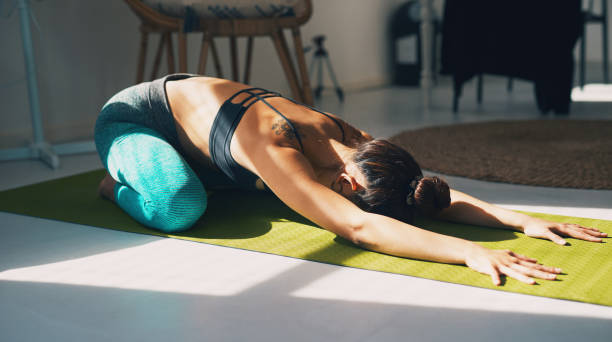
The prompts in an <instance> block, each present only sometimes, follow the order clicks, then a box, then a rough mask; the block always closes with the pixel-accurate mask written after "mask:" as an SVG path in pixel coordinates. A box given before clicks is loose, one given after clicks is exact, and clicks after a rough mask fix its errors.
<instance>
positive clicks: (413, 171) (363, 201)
mask: <svg viewBox="0 0 612 342" xmlns="http://www.w3.org/2000/svg"><path fill="white" fill-rule="evenodd" d="M352 161H353V162H354V163H355V164H356V165H357V167H358V168H359V170H360V171H361V172H362V173H363V175H364V176H365V179H366V182H367V184H366V185H365V188H364V189H362V190H360V191H357V192H355V193H354V194H353V196H351V198H350V199H351V201H352V202H353V203H355V204H356V205H357V206H359V207H360V208H361V209H362V210H364V211H368V212H372V213H376V214H381V215H385V216H389V217H392V218H395V219H397V220H400V221H403V222H407V223H411V222H412V221H413V219H414V216H415V214H416V213H419V214H422V215H426V216H432V215H434V214H436V213H438V212H439V211H440V210H442V209H444V208H447V207H448V206H450V189H449V187H448V184H447V183H446V182H445V181H444V180H442V179H441V178H439V177H436V176H434V177H423V178H420V177H422V175H423V173H422V171H421V168H420V167H419V164H417V162H416V161H415V160H414V158H413V157H412V155H410V153H408V152H407V151H406V150H404V149H403V148H401V147H399V146H397V145H395V144H393V143H391V142H389V141H386V140H382V139H376V140H371V141H367V142H365V143H363V144H361V145H359V146H357V151H356V152H355V154H354V155H353V160H352ZM419 178H420V179H419ZM415 179H419V180H418V183H417V184H416V187H415V188H414V191H413V189H411V187H410V183H411V182H413V181H414V180H415ZM412 191H413V193H414V194H413V195H411V196H413V198H412V199H411V200H409V201H407V200H406V198H407V197H408V196H409V194H410V192H412ZM410 202H412V204H409V203H410Z"/></svg>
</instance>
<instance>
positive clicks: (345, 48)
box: [0, 0, 612, 148]
mask: <svg viewBox="0 0 612 342" xmlns="http://www.w3.org/2000/svg"><path fill="white" fill-rule="evenodd" d="M585 1H586V0H585ZM607 1H608V4H609V5H608V7H609V10H610V11H612V0H607ZM13 2H14V0H0V15H6V14H7V12H8V10H9V9H10V7H11V3H13ZM402 2H403V1H402V0H313V4H314V13H313V16H312V18H311V20H310V21H309V22H308V23H307V24H306V25H305V26H304V27H303V28H302V34H303V41H304V44H305V45H310V44H311V41H310V39H311V38H312V37H313V36H315V35H317V34H325V35H326V36H327V41H326V46H327V48H328V50H329V53H330V57H331V60H332V63H333V66H334V68H335V71H336V74H337V77H338V79H339V80H340V83H341V85H342V86H343V87H344V88H346V89H351V88H353V89H354V88H361V87H366V86H372V85H380V84H384V83H386V82H387V80H388V76H389V65H388V56H387V53H388V46H387V44H388V40H387V39H388V36H387V34H388V33H387V28H388V20H389V16H390V15H391V14H392V12H393V10H394V9H395V8H396V7H397V6H398V5H399V4H401V3H402ZM595 3H596V5H598V4H599V1H595ZM442 5H443V0H434V7H435V9H436V10H437V11H438V13H439V14H441V9H442ZM31 7H32V12H33V13H34V15H35V17H36V18H37V19H38V22H39V24H40V28H41V30H40V32H39V31H38V30H36V29H35V28H34V27H33V31H32V33H33V38H34V50H35V56H36V63H37V68H38V82H39V90H40V103H41V108H42V112H43V117H44V127H45V133H46V136H47V138H48V140H50V141H51V142H63V141H70V140H75V139H88V138H90V137H91V136H92V129H93V125H94V122H95V119H96V116H97V114H98V112H99V110H100V107H101V106H102V105H103V104H104V102H105V101H106V100H107V99H108V98H109V97H110V96H112V95H113V94H114V93H116V92H117V91H119V90H121V89H123V88H125V87H128V86H130V85H132V84H133V83H134V79H135V73H136V59H137V50H138V44H139V34H138V25H139V20H138V19H137V18H136V17H135V15H134V14H133V13H132V12H131V11H130V9H129V8H128V6H127V5H126V4H125V3H124V2H123V1H121V0H104V1H92V0H86V1H83V0H42V1H31ZM596 8H597V9H598V8H599V7H596ZM610 29H611V30H612V27H610ZM587 35H588V37H587V41H588V51H587V59H588V60H589V61H595V62H597V61H599V62H600V61H601V35H600V29H599V26H598V25H594V26H591V27H589V28H588V30H587ZM287 38H290V37H289V36H288V37H287ZM609 38H610V40H611V43H610V46H611V48H612V32H611V33H610V34H609ZM289 40H290V39H289ZM156 43H157V38H156V37H153V38H151V39H150V43H149V48H150V51H149V62H151V59H152V58H153V53H154V49H155V46H156ZM240 43H241V45H240V47H241V48H242V51H244V41H241V42H240ZM199 44H200V35H199V34H192V35H190V37H189V40H188V48H189V71H190V72H196V64H197V59H198V57H199V53H198V47H199ZM217 44H218V47H219V50H220V52H221V58H222V60H224V62H225V63H224V72H225V75H226V76H228V75H229V71H230V69H229V63H227V60H228V55H229V52H228V50H229V49H228V44H227V39H218V40H217ZM175 47H176V40H175ZM0 49H1V50H0V51H1V53H0V148H4V147H9V146H10V147H12V146H23V145H25V144H26V143H27V141H28V140H29V139H30V136H31V132H30V127H31V124H30V114H29V113H30V112H29V107H28V97H27V90H26V82H25V70H24V65H23V55H22V46H21V33H20V28H19V16H18V13H17V12H14V13H13V14H12V16H10V17H8V18H4V17H3V18H0ZM253 58H254V60H253V73H252V76H251V84H253V85H256V86H262V87H266V88H270V89H275V90H279V91H281V92H283V93H285V94H289V91H288V86H287V83H286V80H285V77H284V74H283V73H282V69H281V67H280V64H279V62H278V57H277V56H276V52H275V50H274V48H273V45H272V44H271V42H270V40H269V39H267V38H258V39H256V40H255V50H254V55H253ZM209 61H210V58H209ZM309 61H310V55H308V56H307V63H308V64H310V63H309ZM211 64H212V63H209V65H208V66H209V68H208V70H207V73H208V74H210V75H213V72H212V68H211V67H212V65H211ZM164 65H165V64H163V63H162V70H161V73H165V72H166V70H165V69H164V68H163V66H164ZM241 69H242V68H241ZM148 73H149V72H148V71H147V75H146V76H147V77H148ZM329 83H330V82H329V80H326V84H327V85H329Z"/></svg>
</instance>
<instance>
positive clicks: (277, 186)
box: [251, 145, 561, 285]
mask: <svg viewBox="0 0 612 342" xmlns="http://www.w3.org/2000/svg"><path fill="white" fill-rule="evenodd" d="M252 157H253V159H252V160H251V162H252V163H253V166H254V168H255V169H256V170H257V173H258V174H259V176H260V177H261V178H262V179H263V180H264V182H265V183H266V184H267V185H268V187H270V189H272V191H273V192H274V193H275V194H276V195H277V196H278V197H279V198H280V199H281V200H282V201H283V202H284V203H285V204H287V205H288V206H289V207H290V208H292V209H293V210H295V211H296V212H298V213H299V214H301V215H303V216H304V217H306V218H308V219H310V220H311V221H313V222H314V223H316V224H318V225H320V226H321V227H323V228H325V229H327V230H329V231H331V232H333V233H335V234H337V235H339V236H342V237H343V238H345V239H347V240H349V241H352V242H353V243H355V244H357V245H359V246H362V247H364V248H367V249H370V250H373V251H376V252H381V253H386V254H391V255H395V256H400V257H408V258H414V259H423V260H430V261H437V262H443V263H453V264H465V265H467V266H469V267H470V268H472V269H474V270H476V271H478V272H481V273H485V274H489V275H490V276H491V279H492V281H493V283H494V284H496V285H499V284H500V283H501V281H500V275H501V274H505V275H508V276H510V277H513V278H515V279H518V280H520V281H523V282H525V283H528V284H533V283H534V282H535V281H534V279H533V278H541V279H555V277H556V274H557V273H559V272H561V270H559V269H555V268H552V267H545V266H542V265H539V264H537V263H536V260H534V259H530V258H527V257H525V256H521V255H518V254H515V253H513V252H511V251H508V250H505V251H501V250H490V249H487V248H484V247H482V246H480V245H478V244H476V243H473V242H470V241H467V240H463V239H459V238H455V237H451V236H446V235H442V234H438V233H434V232H430V231H427V230H424V229H420V228H417V227H414V226H412V225H408V224H405V223H403V222H400V221H397V220H394V219H392V218H389V217H386V216H382V215H376V214H372V213H367V212H364V211H362V210H361V209H359V208H358V207H357V206H355V205H354V204H353V203H352V202H350V201H349V200H347V199H346V198H344V197H342V196H341V195H339V194H337V193H336V192H334V191H332V190H331V189H329V188H327V187H325V186H323V185H321V184H320V183H318V182H317V181H316V179H315V175H314V171H313V169H312V167H311V166H310V163H309V162H308V161H307V160H306V159H305V158H304V156H303V155H302V154H301V153H300V152H298V151H297V150H295V149H293V148H290V147H279V146H270V145H268V146H265V147H264V148H262V149H261V150H259V151H257V152H255V153H253V154H252Z"/></svg>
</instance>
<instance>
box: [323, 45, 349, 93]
mask: <svg viewBox="0 0 612 342" xmlns="http://www.w3.org/2000/svg"><path fill="white" fill-rule="evenodd" d="M325 62H326V64H327V70H328V71H329V76H330V77H331V79H332V82H333V83H334V87H335V88H336V94H338V99H339V100H340V102H342V101H344V92H343V91H342V88H340V84H338V80H337V79H336V74H334V69H333V68H332V65H331V62H330V61H329V56H327V55H326V56H325Z"/></svg>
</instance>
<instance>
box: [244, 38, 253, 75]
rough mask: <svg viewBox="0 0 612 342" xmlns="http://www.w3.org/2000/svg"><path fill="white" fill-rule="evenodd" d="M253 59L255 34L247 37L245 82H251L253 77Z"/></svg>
mask: <svg viewBox="0 0 612 342" xmlns="http://www.w3.org/2000/svg"><path fill="white" fill-rule="evenodd" d="M252 59H253V36H249V38H248V39H247V52H246V61H245V63H244V64H245V66H244V79H243V81H244V83H245V84H249V80H250V78H251V60H252Z"/></svg>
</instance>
